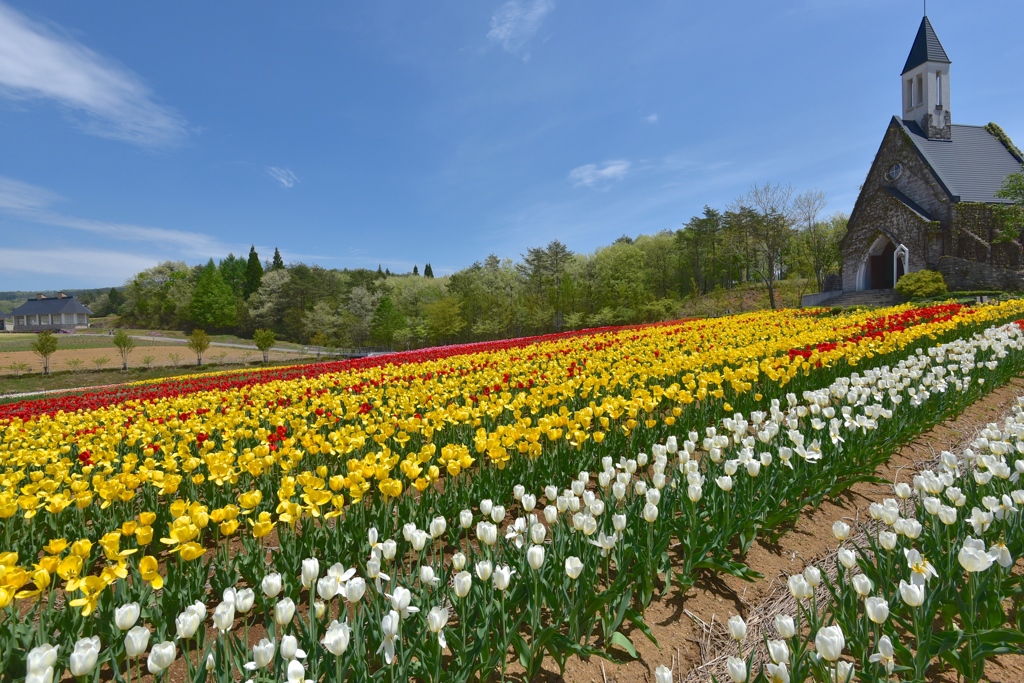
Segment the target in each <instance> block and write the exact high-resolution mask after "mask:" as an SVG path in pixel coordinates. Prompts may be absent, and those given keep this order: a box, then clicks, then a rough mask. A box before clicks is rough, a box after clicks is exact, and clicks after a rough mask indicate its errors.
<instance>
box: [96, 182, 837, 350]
mask: <svg viewBox="0 0 1024 683" xmlns="http://www.w3.org/2000/svg"><path fill="white" fill-rule="evenodd" d="M825 206H826V198H825V195H824V193H822V192H818V191H813V190H812V191H807V192H803V193H801V194H796V193H795V192H794V190H793V189H792V188H791V187H787V186H782V185H773V184H763V185H755V186H753V187H752V188H751V189H750V191H748V192H747V193H746V194H744V195H743V196H741V197H739V198H737V199H736V200H735V201H734V202H732V203H731V204H729V205H728V206H726V207H724V208H722V209H717V208H712V207H705V208H704V211H703V212H702V213H701V214H700V215H698V216H693V217H692V218H690V219H689V220H688V221H687V222H686V223H684V224H683V225H682V226H681V227H680V228H679V229H678V230H676V231H662V232H658V233H655V234H652V235H639V236H638V237H635V238H632V237H627V236H623V237H620V238H619V239H617V240H615V242H614V243H612V244H610V245H608V246H605V247H601V248H599V249H597V250H596V251H595V252H593V253H591V254H580V253H574V252H572V251H571V250H569V249H568V248H567V247H566V246H565V245H564V244H562V243H561V242H559V241H558V240H553V241H551V242H550V243H549V244H547V245H546V246H542V247H534V248H530V249H527V251H526V253H525V254H522V255H521V258H520V259H519V260H512V259H501V258H498V257H497V256H495V255H493V254H492V255H490V256H488V257H487V258H485V259H484V260H483V261H479V262H476V263H474V264H472V265H471V266H469V267H468V268H464V269H462V270H460V271H458V272H456V273H452V274H451V275H446V276H443V277H436V278H435V277H433V269H432V268H431V266H430V265H429V264H426V265H425V267H424V269H423V274H422V275H420V271H419V268H418V266H414V268H413V271H412V272H410V273H405V274H395V273H391V272H390V270H384V269H381V268H380V267H378V268H377V270H375V271H374V270H371V269H342V270H336V269H327V268H322V267H320V266H317V265H307V264H304V263H292V264H285V263H284V262H283V260H282V258H281V256H280V253H279V252H278V251H277V250H275V254H274V258H273V259H271V260H270V261H268V262H265V263H264V262H261V260H260V257H259V255H258V254H257V252H256V249H255V248H251V249H250V251H249V255H248V257H247V258H238V257H236V256H234V255H232V254H229V255H228V256H227V257H226V258H224V259H222V260H220V261H219V262H214V261H213V260H212V259H211V260H210V261H209V262H207V263H206V264H204V265H198V266H193V267H190V266H188V265H186V264H185V263H183V262H173V261H168V262H165V263H161V264H159V265H158V266H155V267H153V268H150V269H148V270H145V271H143V272H141V273H139V274H137V275H135V276H134V277H133V278H131V279H130V280H129V281H128V282H127V283H126V285H125V286H124V287H123V288H120V289H113V290H111V291H110V292H108V293H106V294H104V295H102V296H100V297H98V299H97V300H96V301H94V302H93V304H92V306H93V310H94V311H97V309H101V310H102V311H103V312H110V313H115V314H117V315H119V316H120V318H121V320H120V322H121V324H122V325H130V326H135V327H144V328H151V329H182V330H185V331H189V330H191V329H194V328H200V329H203V330H206V331H208V332H232V333H235V334H239V335H241V336H245V337H252V335H253V333H254V332H255V331H256V330H257V329H259V330H269V331H273V332H274V333H275V334H276V336H277V338H280V339H285V340H290V341H295V342H300V343H314V344H317V345H323V346H335V347H344V348H350V347H381V348H415V347H419V346H426V345H432V344H443V343H454V342H465V341H476V340H487V339H498V338H507V337H517V336H522V335H529V334H542V333H547V332H554V331H561V330H566V329H579V328H582V327H596V326H603V325H617V324H631V323H640V322H653V321H658V320H668V319H672V318H674V317H678V315H679V312H680V310H681V308H682V305H683V302H684V301H685V300H686V299H687V298H689V297H695V296H700V295H703V294H708V293H710V292H713V291H714V290H717V289H730V288H733V287H736V286H737V285H741V284H743V283H759V284H760V285H761V286H763V287H764V288H765V290H766V291H767V296H768V301H769V305H771V306H772V307H773V308H774V307H777V305H778V300H777V296H776V287H777V283H778V282H779V281H780V280H783V279H788V278H806V279H807V281H808V282H809V285H808V291H811V290H812V288H816V289H817V290H819V291H820V290H822V289H823V288H825V287H826V286H827V285H829V284H830V283H829V282H828V280H829V279H830V276H832V277H834V276H835V275H836V274H837V273H838V272H839V268H840V251H839V242H840V240H841V239H842V237H843V235H844V234H845V232H846V220H847V217H846V216H845V215H843V214H835V215H831V216H826V215H824V210H825Z"/></svg>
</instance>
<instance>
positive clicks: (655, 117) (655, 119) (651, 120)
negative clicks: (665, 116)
mask: <svg viewBox="0 0 1024 683" xmlns="http://www.w3.org/2000/svg"><path fill="white" fill-rule="evenodd" d="M644 121H646V122H647V123H657V122H658V115H657V114H651V115H650V116H648V117H647V118H645V119H644Z"/></svg>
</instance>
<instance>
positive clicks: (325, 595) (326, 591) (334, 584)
mask: <svg viewBox="0 0 1024 683" xmlns="http://www.w3.org/2000/svg"><path fill="white" fill-rule="evenodd" d="M340 590H341V586H340V585H339V584H338V580H337V579H335V578H334V577H333V576H324V577H322V578H320V579H318V580H317V582H316V594H317V595H319V596H320V598H321V599H322V600H332V599H333V598H334V596H336V595H337V594H338V591H340Z"/></svg>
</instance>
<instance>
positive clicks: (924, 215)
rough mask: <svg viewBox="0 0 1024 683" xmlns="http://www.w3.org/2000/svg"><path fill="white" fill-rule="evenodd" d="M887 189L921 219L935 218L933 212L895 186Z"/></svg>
mask: <svg viewBox="0 0 1024 683" xmlns="http://www.w3.org/2000/svg"><path fill="white" fill-rule="evenodd" d="M885 191H886V192H888V193H889V194H891V195H892V196H893V197H894V198H895V199H896V201H898V202H900V203H901V204H903V205H904V206H905V207H907V208H908V209H910V210H911V211H913V212H914V213H915V214H917V217H918V218H920V219H921V220H923V221H928V222H931V221H933V220H935V219H934V218H932V216H931V214H930V213H928V212H927V211H926V210H925V209H924V208H923V207H922V206H921V205H920V204H918V203H917V202H915V201H914V200H913V199H911V198H910V197H908V196H907V195H905V194H903V193H902V192H900V191H899V190H897V189H896V188H895V187H886V188H885Z"/></svg>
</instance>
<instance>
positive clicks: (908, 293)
mask: <svg viewBox="0 0 1024 683" xmlns="http://www.w3.org/2000/svg"><path fill="white" fill-rule="evenodd" d="M896 291H897V292H899V293H900V295H902V296H905V297H907V298H908V299H923V298H925V297H929V296H938V295H939V294H945V293H946V281H945V280H943V279H942V273H939V272H936V271H934V270H919V271H917V272H916V273H907V274H906V275H904V276H903V277H901V278H900V281H899V282H897V283H896Z"/></svg>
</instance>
